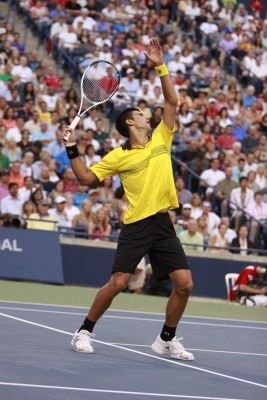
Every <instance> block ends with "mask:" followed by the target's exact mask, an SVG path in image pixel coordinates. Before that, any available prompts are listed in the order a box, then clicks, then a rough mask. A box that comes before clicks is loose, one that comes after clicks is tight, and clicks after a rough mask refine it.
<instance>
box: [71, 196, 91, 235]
mask: <svg viewBox="0 0 267 400" xmlns="http://www.w3.org/2000/svg"><path fill="white" fill-rule="evenodd" d="M92 216H93V213H92V203H91V202H90V200H88V198H87V200H83V201H82V203H81V206H80V213H79V214H76V215H75V216H74V217H73V219H72V222H71V225H72V227H73V228H75V230H76V231H79V232H83V233H84V234H85V233H86V234H87V232H88V224H89V223H90V222H91V221H92Z"/></svg>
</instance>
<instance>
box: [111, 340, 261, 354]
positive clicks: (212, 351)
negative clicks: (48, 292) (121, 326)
mask: <svg viewBox="0 0 267 400" xmlns="http://www.w3.org/2000/svg"><path fill="white" fill-rule="evenodd" d="M112 344H116V345H117V344H118V345H119V346H131V347H148V348H150V347H151V346H149V345H147V344H134V343H112ZM186 349H187V350H190V351H200V352H207V353H223V354H237V355H240V356H257V357H258V356H262V357H267V354H262V353H244V352H241V351H226V350H210V349H192V347H190V348H189V347H186Z"/></svg>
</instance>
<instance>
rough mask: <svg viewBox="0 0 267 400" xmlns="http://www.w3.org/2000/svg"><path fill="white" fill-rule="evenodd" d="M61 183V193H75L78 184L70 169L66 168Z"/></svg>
mask: <svg viewBox="0 0 267 400" xmlns="http://www.w3.org/2000/svg"><path fill="white" fill-rule="evenodd" d="M63 183H64V189H63V193H66V192H71V193H73V194H74V193H76V192H77V189H78V186H79V184H78V182H77V180H76V178H75V176H74V173H73V171H72V169H71V168H66V170H65V172H64V178H63Z"/></svg>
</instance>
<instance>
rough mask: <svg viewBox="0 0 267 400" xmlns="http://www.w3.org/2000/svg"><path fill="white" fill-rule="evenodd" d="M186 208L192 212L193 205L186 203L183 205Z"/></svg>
mask: <svg viewBox="0 0 267 400" xmlns="http://www.w3.org/2000/svg"><path fill="white" fill-rule="evenodd" d="M185 208H190V210H191V208H192V205H191V204H190V203H184V204H183V209H185Z"/></svg>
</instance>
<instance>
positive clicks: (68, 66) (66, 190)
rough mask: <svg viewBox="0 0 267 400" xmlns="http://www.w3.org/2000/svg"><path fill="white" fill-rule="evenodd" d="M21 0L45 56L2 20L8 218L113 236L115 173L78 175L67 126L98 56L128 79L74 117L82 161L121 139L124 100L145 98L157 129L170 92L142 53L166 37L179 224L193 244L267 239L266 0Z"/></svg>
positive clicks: (246, 250) (8, 222)
mask: <svg viewBox="0 0 267 400" xmlns="http://www.w3.org/2000/svg"><path fill="white" fill-rule="evenodd" d="M15 3H16V6H17V10H18V13H19V14H20V15H21V16H22V17H23V18H24V20H25V23H26V24H27V27H28V28H30V29H31V31H32V33H33V34H34V35H35V36H36V39H37V40H38V43H39V45H40V46H43V47H44V48H45V50H46V52H47V54H48V57H46V58H42V59H40V58H39V57H38V52H37V50H32V51H30V52H28V51H27V46H26V45H25V43H23V41H22V37H21V36H22V35H21V34H20V32H18V31H16V27H15V26H13V25H12V24H11V23H10V22H8V21H6V20H5V19H4V18H1V20H0V61H1V65H0V227H1V226H5V227H10V226H11V227H24V228H27V229H46V230H57V229H65V230H68V229H71V228H72V229H71V230H72V231H73V232H74V233H75V236H76V237H88V238H90V239H94V240H116V238H117V236H118V233H119V230H120V227H121V223H122V221H123V215H124V212H125V209H126V208H127V205H128V202H127V198H126V197H125V194H124V190H123V188H122V187H121V184H120V180H119V177H116V176H115V177H112V178H109V179H106V180H105V181H104V182H102V183H101V185H100V186H99V187H90V188H88V187H83V186H80V185H79V184H78V183H77V181H76V179H75V177H74V174H73V172H72V170H71V168H70V164H69V160H68V158H67V155H66V152H65V147H64V144H63V143H62V141H61V135H60V132H61V130H62V129H63V128H64V126H66V125H68V124H70V123H71V121H72V120H73V119H74V117H75V116H76V113H77V111H78V108H79V101H80V93H79V86H78V85H77V83H78V81H79V79H80V77H81V74H82V72H83V71H84V70H85V68H86V67H87V66H88V65H90V64H91V62H93V61H94V60H96V59H103V60H106V61H110V62H112V63H114V64H115V65H116V67H117V68H118V70H119V72H120V75H121V83H120V87H119V89H118V92H117V93H116V94H115V95H114V96H113V98H112V99H111V100H110V101H109V102H108V103H107V104H105V105H104V106H99V107H98V108H95V109H92V110H90V111H89V112H88V115H87V116H86V117H85V118H83V119H81V121H80V122H79V124H78V127H77V138H78V139H77V140H78V148H79V152H80V155H81V157H82V158H83V160H84V162H85V164H86V165H87V166H88V167H90V166H91V165H92V164H94V163H97V162H98V161H99V160H100V159H101V158H102V157H104V156H105V155H106V154H107V153H108V152H109V151H111V150H112V149H113V148H115V147H117V146H120V145H121V144H123V143H124V139H123V138H122V137H121V136H120V135H119V134H118V132H116V131H115V130H114V128H113V126H114V124H113V123H114V121H115V118H116V115H118V113H119V112H120V111H122V110H123V109H125V108H126V107H128V106H136V107H138V108H139V109H140V110H141V111H142V113H144V114H145V115H148V116H149V117H150V118H151V125H152V127H153V128H154V127H156V126H157V124H158V123H159V121H160V120H161V117H162V110H163V109H162V107H163V95H162V92H161V85H160V84H159V81H158V79H159V78H158V77H157V75H156V73H155V71H154V69H153V67H152V66H150V65H149V64H148V63H146V61H145V57H144V55H143V52H144V51H145V50H146V46H147V45H148V43H149V39H150V38H151V37H159V39H160V41H161V43H162V45H163V49H164V59H165V62H166V64H167V66H168V69H169V72H170V74H171V76H172V79H173V82H174V84H175V88H176V91H177V96H178V100H179V105H178V109H177V121H176V132H175V136H174V140H173V148H172V159H173V170H174V179H175V184H176V188H177V195H178V198H179V203H180V207H179V209H177V210H174V211H170V215H171V218H172V221H173V224H174V227H175V230H176V232H177V236H178V237H180V239H181V242H182V243H184V246H185V248H187V249H193V250H196V251H203V250H205V249H206V248H207V247H208V248H207V251H210V252H217V253H225V252H229V251H231V252H235V253H238V254H242V255H244V256H245V255H246V254H251V252H255V253H257V252H258V251H260V250H262V249H267V16H266V15H265V14H264V12H263V6H264V5H263V1H261V0H252V1H250V2H249V5H248V7H246V6H245V5H244V4H242V3H239V2H237V1H236V0H222V1H219V0H199V1H196V0H192V1H191V0H180V1H179V0H178V1H168V0H135V1H127V0H126V1H122V0H120V1H115V0H109V1H104V0H102V1H98V0H87V1H86V0H69V1H67V0H50V1H40V0H35V1H34V0H28V1H27V0H24V1H19V0H18V1H16V2H15ZM49 57H50V58H53V59H54V61H55V63H56V65H57V66H58V68H56V69H55V68H54V67H53V66H51V63H50V62H49ZM57 70H58V71H59V72H57ZM67 74H70V76H71V78H72V84H71V85H70V86H69V87H66V86H67V85H66V75H67ZM253 249H254V250H253Z"/></svg>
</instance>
